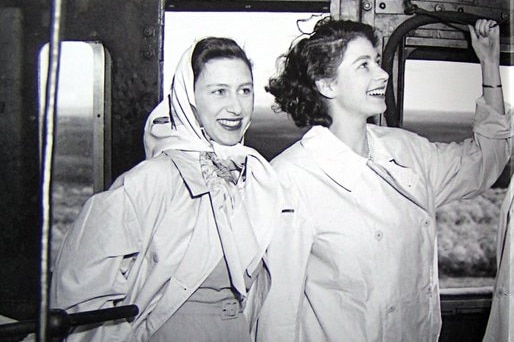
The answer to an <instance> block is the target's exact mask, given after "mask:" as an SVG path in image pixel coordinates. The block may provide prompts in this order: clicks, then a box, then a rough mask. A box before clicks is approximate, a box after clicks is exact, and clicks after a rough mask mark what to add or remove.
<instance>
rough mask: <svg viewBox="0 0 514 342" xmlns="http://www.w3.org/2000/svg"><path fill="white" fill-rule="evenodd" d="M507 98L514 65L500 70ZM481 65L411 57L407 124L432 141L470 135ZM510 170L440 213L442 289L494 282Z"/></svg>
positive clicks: (407, 79) (407, 74)
mask: <svg viewBox="0 0 514 342" xmlns="http://www.w3.org/2000/svg"><path fill="white" fill-rule="evenodd" d="M500 71H501V74H502V83H503V91H504V95H505V100H506V101H507V102H509V103H512V100H513V94H512V84H510V80H512V76H513V75H514V67H510V66H509V67H504V66H502V67H501V68H500ZM481 84H482V81H481V71H480V65H478V64H473V63H458V62H443V61H420V60H407V61H406V65H405V96H404V98H405V100H404V109H403V111H404V116H403V126H404V128H406V129H409V130H411V131H415V132H417V133H419V134H420V135H423V136H426V137H427V138H428V139H429V140H431V141H440V142H450V141H461V140H463V139H465V138H469V137H471V136H472V127H473V118H474V112H475V100H476V99H477V98H478V97H480V96H481V94H482V87H481ZM509 179H510V172H509V169H506V171H505V172H504V173H503V174H502V176H501V177H500V179H499V180H498V182H497V183H496V184H495V186H493V188H491V189H489V190H487V191H486V192H485V193H484V194H483V195H480V196H478V197H477V198H474V199H470V200H460V201H455V202H453V203H449V204H447V205H445V206H443V207H441V208H440V209H439V210H438V211H437V222H438V244H439V245H438V247H439V275H440V278H441V288H445V287H446V288H449V287H480V286H490V285H493V282H494V276H495V274H496V231H497V224H498V218H499V212H500V205H501V202H502V201H503V198H504V196H505V192H506V189H505V187H506V186H507V185H508V182H509Z"/></svg>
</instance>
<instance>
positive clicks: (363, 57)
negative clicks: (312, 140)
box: [322, 37, 389, 120]
mask: <svg viewBox="0 0 514 342" xmlns="http://www.w3.org/2000/svg"><path fill="white" fill-rule="evenodd" d="M388 78H389V76H388V74H387V73H386V72H385V71H384V70H383V69H382V68H381V67H380V55H379V54H378V52H377V49H376V48H375V47H374V46H373V44H372V43H371V42H370V41H369V40H368V39H366V38H363V37H357V38H355V39H353V40H352V41H350V42H349V43H348V47H347V49H346V52H345V54H344V58H343V60H342V62H341V64H340V65H339V67H338V68H337V75H336V77H335V78H334V79H332V80H329V81H327V82H328V86H327V88H328V90H327V89H325V90H324V95H325V96H326V97H328V98H329V99H331V100H332V101H330V102H331V108H332V111H331V112H332V113H331V116H332V117H333V119H334V120H336V119H337V117H338V116H341V115H340V114H342V113H344V114H346V115H349V116H355V115H357V116H359V117H361V118H362V117H364V118H367V117H370V116H373V115H376V114H380V113H383V112H384V111H385V110H386V104H385V92H386V86H387V80H388ZM322 93H323V91H322ZM346 115H342V116H346Z"/></svg>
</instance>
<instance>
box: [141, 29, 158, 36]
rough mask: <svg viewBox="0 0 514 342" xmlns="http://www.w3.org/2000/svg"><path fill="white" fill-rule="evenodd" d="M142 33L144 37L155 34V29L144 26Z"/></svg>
mask: <svg viewBox="0 0 514 342" xmlns="http://www.w3.org/2000/svg"><path fill="white" fill-rule="evenodd" d="M143 34H144V36H145V37H152V36H153V35H155V30H154V29H153V28H151V27H145V29H144V30H143Z"/></svg>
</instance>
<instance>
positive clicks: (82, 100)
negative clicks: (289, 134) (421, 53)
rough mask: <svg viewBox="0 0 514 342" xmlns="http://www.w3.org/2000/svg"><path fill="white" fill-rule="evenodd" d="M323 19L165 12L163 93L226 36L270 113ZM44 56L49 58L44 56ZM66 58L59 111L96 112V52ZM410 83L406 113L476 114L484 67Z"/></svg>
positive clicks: (418, 67) (453, 69) (77, 45)
mask: <svg viewBox="0 0 514 342" xmlns="http://www.w3.org/2000/svg"><path fill="white" fill-rule="evenodd" d="M321 15H322V14H311V13H262V12H245V13H233V12H232V13H219V12H210V13H201V12H166V13H165V18H164V19H165V27H164V65H163V69H164V74H163V89H165V91H166V90H167V89H168V88H169V86H170V84H171V79H172V76H173V72H174V69H175V67H176V65H177V63H178V60H179V59H180V56H181V55H182V53H183V52H184V51H185V50H186V49H187V48H188V47H189V46H190V45H191V44H192V42H193V41H195V40H198V39H201V38H203V37H205V36H226V37H231V38H233V39H234V40H236V41H237V42H238V43H239V44H240V45H241V46H242V47H243V48H244V50H245V51H246V52H247V54H248V56H249V57H250V59H251V60H252V62H253V64H254V79H255V91H256V105H257V106H259V105H261V106H267V107H269V106H270V105H271V103H272V102H273V100H272V97H271V95H269V94H267V93H266V92H265V91H264V86H265V85H266V83H267V81H268V79H269V77H270V76H273V75H274V74H275V73H276V62H277V57H279V56H280V55H281V54H283V53H285V52H286V51H287V50H288V48H289V46H290V44H291V42H292V41H293V40H295V39H298V37H300V36H301V34H302V33H301V31H300V30H299V28H298V27H300V28H301V29H302V30H303V31H304V32H311V31H312V27H313V26H314V24H315V22H316V21H317V20H318V19H319V18H320V16H321ZM323 15H326V14H323ZM297 21H299V22H298V23H297ZM198 23H201V25H199V24H198ZM42 56H45V50H43V53H42ZM62 58H63V59H62V60H63V62H62V63H61V72H60V85H61V86H60V97H59V99H58V105H59V107H60V108H63V109H64V110H62V112H63V113H66V112H73V110H68V109H70V108H71V109H73V108H77V107H78V108H83V107H85V106H92V103H93V102H92V101H93V99H92V97H93V69H94V67H95V65H94V63H95V59H94V56H93V51H92V48H91V46H89V45H88V44H87V43H81V42H65V43H64V44H63V48H62ZM41 60H42V62H41V63H42V67H43V66H44V65H45V63H47V61H45V58H42V59H41ZM42 70H44V68H42ZM501 71H502V81H503V90H504V95H505V99H506V101H507V102H510V103H514V95H513V93H514V91H513V90H514V89H513V85H512V79H513V77H514V67H502V70H501ZM43 81H44V78H42V82H43ZM405 81H406V85H407V87H406V93H405V109H406V111H407V110H409V111H423V110H434V111H452V112H469V113H472V112H473V111H474V106H475V104H474V103H475V99H476V98H477V97H479V96H480V93H481V86H480V84H481V77H480V67H479V65H477V64H465V63H450V62H440V61H437V62H435V61H408V62H407V65H406V80H405ZM67 110H68V111H67Z"/></svg>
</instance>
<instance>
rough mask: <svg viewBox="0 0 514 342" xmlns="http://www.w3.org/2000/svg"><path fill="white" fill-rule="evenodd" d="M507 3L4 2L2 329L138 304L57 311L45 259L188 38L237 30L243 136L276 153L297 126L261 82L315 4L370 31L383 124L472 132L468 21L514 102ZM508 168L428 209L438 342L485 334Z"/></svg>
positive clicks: (18, 335)
mask: <svg viewBox="0 0 514 342" xmlns="http://www.w3.org/2000/svg"><path fill="white" fill-rule="evenodd" d="M513 11H514V9H513V5H512V1H511V0H445V1H435V0H420V1H415V0H412V1H410V0H320V1H310V0H282V1H275V0H109V1H105V0H72V1H59V0H53V1H43V0H2V1H0V44H1V49H0V61H1V63H0V69H1V72H0V129H1V130H2V134H0V146H1V147H2V152H1V153H0V160H1V165H2V167H1V168H0V173H1V174H0V190H1V191H0V212H1V213H2V216H1V226H0V227H1V228H0V340H2V341H3V340H6V341H21V340H23V339H24V338H26V336H30V335H34V336H35V338H36V339H37V340H40V341H45V340H48V341H58V340H61V339H62V338H63V337H64V336H65V335H66V333H67V331H68V329H69V328H70V325H72V326H75V325H80V324H86V323H91V322H95V321H106V320H112V319H115V318H120V317H130V316H132V315H134V314H135V311H134V309H135V308H133V307H128V308H125V311H118V312H95V313H90V314H84V315H82V316H81V315H76V316H73V317H71V319H70V317H69V315H67V314H65V313H64V312H63V311H62V310H53V309H52V310H50V309H49V307H48V296H47V292H46V291H47V290H48V282H49V279H50V274H51V271H52V263H53V261H54V259H55V257H56V253H57V251H58V248H59V243H60V241H61V240H62V236H63V235H64V234H65V232H66V229H67V227H68V226H69V224H70V223H71V222H72V221H73V220H74V219H75V217H76V215H77V214H78V212H79V210H80V208H81V206H82V204H83V203H84V201H85V199H86V198H87V197H89V196H90V195H92V194H93V193H96V192H99V191H102V190H105V189H107V188H108V187H109V186H110V185H111V183H112V181H113V180H114V179H115V178H116V177H117V176H119V175H120V174H122V173H123V172H124V171H126V170H128V169H130V168H131V167H133V166H134V165H136V164H137V163H138V162H140V161H141V160H143V159H144V157H145V156H144V149H143V144H142V133H143V128H144V124H145V121H146V118H147V115H148V113H150V112H151V110H152V108H153V107H154V106H155V105H156V104H157V103H159V101H160V100H161V99H162V97H163V94H165V93H166V91H167V89H168V88H169V86H170V83H171V80H170V78H171V75H172V73H173V72H172V70H173V68H174V67H175V65H176V63H177V62H178V58H179V57H180V52H181V51H183V50H184V48H185V47H187V44H190V43H191V41H193V40H194V39H198V38H199V37H202V36H207V35H226V36H231V37H234V39H235V40H236V41H238V42H239V43H241V45H242V46H243V47H244V48H245V50H247V52H248V54H249V56H250V57H251V58H252V62H253V64H254V68H255V69H254V74H255V83H256V93H255V96H256V98H255V99H256V103H255V119H254V121H253V123H252V126H251V128H250V129H249V131H248V132H247V135H246V136H245V143H246V144H247V145H249V146H252V147H254V148H255V149H257V150H258V151H260V152H261V153H262V154H263V156H264V157H266V158H267V159H268V160H271V159H272V158H273V157H274V156H276V155H277V154H278V153H279V152H280V151H282V150H283V149H284V148H286V147H287V146H289V145H291V144H292V143H293V142H294V141H296V140H298V139H299V138H300V137H301V135H302V134H303V132H304V131H305V130H304V129H298V128H296V127H295V126H294V124H293V123H292V122H291V121H290V120H289V118H288V117H287V115H286V114H285V113H275V112H274V111H273V110H272V109H271V106H272V102H273V101H272V98H271V95H270V94H267V93H266V92H265V91H264V86H265V84H266V81H267V79H268V78H269V77H270V76H272V75H273V73H274V72H275V66H276V64H275V63H276V59H277V57H278V56H279V55H280V54H281V53H284V52H286V50H287V48H288V47H289V44H290V43H291V41H292V40H294V39H297V38H298V37H301V36H302V35H305V34H309V32H310V31H309V30H312V27H313V23H315V22H316V20H318V19H319V18H321V17H323V16H328V15H330V16H333V17H336V18H344V19H351V20H355V21H360V22H363V23H367V24H370V25H373V26H374V27H375V28H376V29H377V31H378V32H379V34H380V36H381V41H380V49H381V51H382V67H383V68H384V70H386V71H387V72H388V73H389V75H390V82H389V84H388V90H387V94H386V103H387V110H386V112H385V113H384V114H383V115H380V116H378V117H376V118H374V119H373V120H374V122H375V123H376V124H380V125H388V126H394V127H403V128H405V129H408V130H411V131H414V132H416V133H418V134H420V135H424V136H427V137H428V138H429V140H432V141H441V142H449V141H455V140H461V139H463V138H465V137H467V136H469V134H470V133H471V128H472V123H473V111H474V100H475V99H476V98H477V97H478V96H479V95H480V91H481V88H480V84H479V79H480V66H479V64H478V59H477V58H476V56H475V55H474V52H473V49H472V47H471V44H470V43H469V34H468V32H467V27H466V25H467V24H472V23H474V21H475V20H476V19H477V18H491V19H494V20H496V21H497V22H498V23H499V25H500V43H501V46H500V50H501V53H500V62H501V63H500V64H501V69H500V70H501V73H502V81H503V89H504V94H505V99H506V101H507V102H510V103H514V98H513V96H512V94H513V93H514V88H513V87H514V83H513V81H512V79H513V78H512V77H513V76H514V67H513V63H514V39H513V35H512V30H513V23H512V15H513ZM513 166H514V164H513V161H510V162H509V163H508V165H507V167H506V168H505V170H504V172H503V173H502V175H501V176H500V178H499V179H498V181H497V182H496V183H495V184H494V185H493V187H492V188H491V189H490V190H489V191H487V192H486V193H485V194H484V195H483V196H480V197H479V198H476V199H473V200H466V201H462V202H459V203H456V204H455V205H454V204H452V205H451V206H447V207H444V208H442V209H441V210H440V211H439V212H438V214H437V215H438V216H437V217H438V225H439V226H438V228H439V229H440V231H439V232H438V240H439V276H440V279H441V305H442V315H443V327H442V331H441V337H440V341H441V342H446V341H448V342H456V341H465V342H473V341H481V338H482V336H483V334H484V331H485V326H486V324H487V318H488V315H489V311H490V307H491V293H492V288H493V284H494V277H495V273H496V259H495V258H496V249H495V248H496V245H495V241H496V240H495V231H496V230H495V229H496V224H497V223H498V222H497V221H498V212H499V207H500V204H501V202H502V200H503V197H504V196H505V192H506V190H505V189H506V187H507V186H508V184H509V181H510V178H511V175H512V171H513ZM136 311H137V310H136ZM56 322H57V323H56ZM63 324H64V325H65V327H64V328H63V327H62V325H63Z"/></svg>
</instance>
